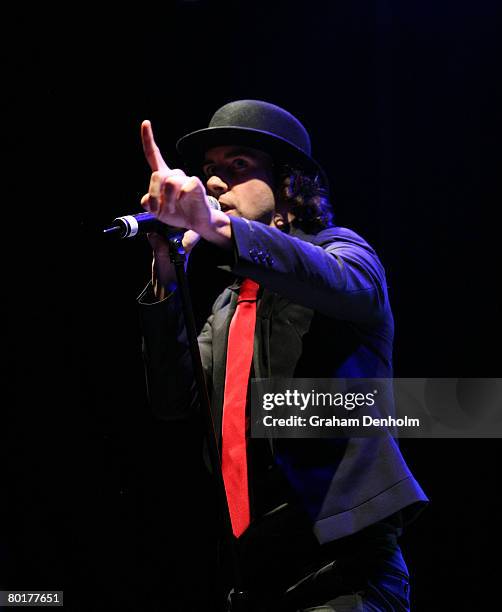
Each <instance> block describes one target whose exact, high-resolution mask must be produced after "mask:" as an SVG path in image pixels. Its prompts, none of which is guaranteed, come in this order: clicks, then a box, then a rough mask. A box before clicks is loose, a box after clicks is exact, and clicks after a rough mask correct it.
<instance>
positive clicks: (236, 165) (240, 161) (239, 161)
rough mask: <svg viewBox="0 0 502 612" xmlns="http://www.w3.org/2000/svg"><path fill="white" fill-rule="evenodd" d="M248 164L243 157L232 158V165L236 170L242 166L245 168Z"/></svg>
mask: <svg viewBox="0 0 502 612" xmlns="http://www.w3.org/2000/svg"><path fill="white" fill-rule="evenodd" d="M248 165H249V164H248V162H247V161H246V160H245V159H241V158H240V157H238V158H237V159H234V161H233V162H232V166H233V167H234V168H236V169H237V170H242V169H243V168H247V167H248Z"/></svg>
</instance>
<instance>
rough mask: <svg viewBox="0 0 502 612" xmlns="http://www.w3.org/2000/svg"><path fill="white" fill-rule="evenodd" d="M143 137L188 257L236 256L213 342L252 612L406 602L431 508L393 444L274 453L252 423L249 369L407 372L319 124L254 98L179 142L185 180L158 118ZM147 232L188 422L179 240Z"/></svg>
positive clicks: (217, 406) (147, 318)
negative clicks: (173, 257)
mask: <svg viewBox="0 0 502 612" xmlns="http://www.w3.org/2000/svg"><path fill="white" fill-rule="evenodd" d="M142 140H143V147H144V152H145V156H146V159H147V162H148V164H149V165H150V168H151V170H152V174H151V180H150V185H149V188H148V193H146V194H145V196H144V197H143V198H142V202H141V203H142V206H143V208H144V209H145V210H146V211H147V212H150V213H153V214H155V216H156V218H157V219H158V220H159V221H161V222H162V223H165V224H167V225H171V226H175V227H182V228H186V229H187V231H186V232H185V234H184V238H183V243H184V246H185V248H186V251H187V252H190V251H191V250H192V249H193V248H194V247H195V245H196V244H197V242H198V241H199V240H200V239H201V238H202V239H204V240H205V241H208V242H210V243H213V244H214V245H216V247H219V248H220V249H223V250H225V251H227V253H228V256H229V258H230V260H231V273H232V275H233V281H232V283H231V284H230V285H229V287H228V288H227V289H226V290H225V291H224V292H223V293H222V294H221V295H220V296H219V297H218V299H217V300H216V302H215V303H214V307H213V310H212V314H211V316H210V317H209V319H208V320H207V322H206V324H205V326H204V328H203V330H202V332H201V334H200V337H199V347H200V351H201V356H202V361H203V366H204V370H205V375H206V379H207V384H208V389H209V392H210V396H211V403H212V412H213V419H214V423H215V429H216V434H217V437H218V440H219V444H220V452H221V458H222V471H223V477H224V482H225V490H226V494H227V498H228V505H229V510H230V515H231V521H232V529H233V533H234V535H235V537H236V538H237V543H238V550H239V554H240V558H241V562H242V567H243V571H244V578H245V586H246V589H247V590H248V591H249V593H250V607H249V609H250V610H253V611H268V610H274V611H275V610H284V611H297V610H382V611H383V610H389V611H390V610H394V611H398V610H408V609H409V574H408V569H407V567H406V563H405V561H404V559H403V556H402V553H401V550H400V547H399V543H398V537H399V536H400V535H401V533H402V531H403V529H404V528H405V527H407V526H408V525H409V524H410V523H411V521H412V520H414V518H415V517H416V516H417V514H418V512H419V511H420V510H421V509H422V508H423V507H424V505H425V504H426V503H427V501H428V500H427V497H426V495H425V494H424V492H423V491H422V489H421V487H420V486H419V484H418V483H417V481H416V480H415V479H414V477H413V475H412V474H411V472H410V470H409V468H408V467H407V465H406V463H405V461H404V459H403V457H402V454H401V452H400V450H399V448H398V446H397V444H396V442H395V440H394V439H393V438H391V437H388V438H385V437H378V438H349V439H341V438H337V439H332V440H320V439H319V440H312V439H310V440H301V439H292V440H286V439H280V440H273V441H272V443H270V444H269V441H268V440H260V439H253V438H251V437H250V436H249V432H248V431H247V429H246V411H247V410H249V405H248V400H247V389H248V384H249V380H250V378H252V377H256V378H259V377H265V378H268V377H284V378H293V377H303V378H309V377H318V378H321V377H326V378H327V377H345V378H349V377H356V378H358V377H360V378H364V377H366V378H370V377H380V378H391V377H392V345H393V332H394V324H393V317H392V311H391V306H390V304H389V298H388V295H387V285H386V279H385V272H384V269H383V267H382V264H381V262H380V260H379V259H378V256H377V254H376V253H375V251H374V250H373V248H372V247H371V246H370V245H369V244H368V243H367V242H366V241H365V240H364V239H363V238H361V237H360V236H359V235H357V234H356V233H355V232H353V231H351V230H350V229H347V228H343V227H339V226H337V225H336V224H335V222H334V212H333V209H332V206H331V201H330V196H329V186H328V179H327V176H326V174H325V172H324V171H323V168H322V167H321V165H320V164H319V163H318V162H317V161H316V160H315V159H314V158H313V157H312V155H311V143H310V136H309V134H308V132H307V130H306V129H305V127H304V126H303V125H302V123H300V121H299V120H298V119H296V118H295V117H294V116H293V115H291V114H290V113H288V112H287V111H286V110H284V109H282V108H280V107H278V106H276V105H274V104H270V103H268V102H263V101H259V100H239V101H235V102H230V103H229V104H226V105H224V106H223V107H221V108H220V109H218V110H217V111H216V112H215V114H214V115H213V117H212V119H211V121H210V123H209V126H208V127H207V128H204V129H199V130H197V131H194V132H191V133H189V134H188V135H186V136H184V137H183V138H181V139H180V140H179V141H178V143H177V149H178V151H179V153H180V154H181V156H182V158H183V159H184V162H185V166H184V168H185V169H184V170H181V169H171V168H169V167H168V166H167V164H166V163H165V161H164V160H163V158H162V156H161V155H160V152H159V149H158V147H157V145H156V143H155V140H154V136H153V131H152V126H151V125H150V123H149V122H148V121H145V122H143V124H142ZM208 196H212V197H214V198H217V199H218V201H219V204H220V207H221V210H216V209H215V208H213V207H211V206H210V204H209V202H208ZM148 239H149V241H150V244H151V246H152V249H153V266H152V280H151V282H150V283H149V284H148V286H147V287H146V289H145V290H144V291H143V292H142V294H141V296H140V298H139V308H140V312H141V318H142V329H143V333H144V358H145V363H146V372H147V378H148V389H149V394H150V402H151V405H152V408H153V410H154V411H155V413H156V414H157V415H158V416H159V417H160V418H163V419H168V420H171V421H172V424H173V427H175V426H176V423H177V422H179V420H180V419H190V418H194V414H195V415H196V414H197V396H196V394H195V393H194V385H193V376H192V375H191V366H190V359H189V357H188V353H187V351H188V349H187V345H186V334H185V331H184V325H183V319H182V317H181V312H180V301H179V296H178V292H177V287H176V276H175V273H174V270H173V264H172V263H171V261H170V257H169V252H168V246H167V242H166V240H165V238H164V237H162V236H161V235H160V234H157V233H151V234H149V235H148ZM200 448H201V461H202V460H203V441H202V440H201V443H200ZM224 557H225V551H220V555H219V558H223V559H224ZM230 587H231V585H228V587H227V588H230ZM225 600H226V597H225V596H223V597H222V606H221V608H220V609H221V610H223V609H225V604H224V602H225ZM186 609H190V608H186Z"/></svg>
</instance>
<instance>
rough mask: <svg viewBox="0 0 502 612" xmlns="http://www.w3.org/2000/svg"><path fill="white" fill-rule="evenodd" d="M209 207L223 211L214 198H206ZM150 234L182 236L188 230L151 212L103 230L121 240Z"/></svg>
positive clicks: (118, 218) (122, 220)
mask: <svg viewBox="0 0 502 612" xmlns="http://www.w3.org/2000/svg"><path fill="white" fill-rule="evenodd" d="M206 197H207V199H208V202H209V206H210V207H211V208H214V210H221V206H220V203H219V202H218V200H217V199H216V198H213V196H206ZM148 232H158V233H159V234H163V235H164V236H166V235H167V236H169V235H174V234H180V233H184V232H186V229H184V228H181V227H172V226H171V225H167V224H166V223H162V221H159V220H158V219H157V217H156V216H155V215H154V214H153V213H150V212H143V213H139V214H137V215H124V216H123V217H117V218H116V219H114V220H113V225H112V226H111V227H108V228H106V229H105V230H103V234H112V235H114V236H118V237H119V238H133V237H134V236H137V235H138V234H146V233H148Z"/></svg>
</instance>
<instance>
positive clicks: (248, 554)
mask: <svg viewBox="0 0 502 612" xmlns="http://www.w3.org/2000/svg"><path fill="white" fill-rule="evenodd" d="M281 518H282V520H281V522H280V523H277V524H272V523H271V522H269V523H267V528H263V527H261V528H260V530H258V529H256V530H250V531H249V532H248V533H247V534H246V535H245V537H243V538H241V540H240V542H239V554H240V567H241V570H242V575H243V586H244V588H245V590H246V593H247V599H248V606H247V608H245V609H247V610H249V611H251V612H304V611H307V610H308V611H314V610H317V611H319V612H321V611H332V610H334V611H336V612H339V611H348V610H350V611H352V610H365V611H366V610H368V611H379V612H387V611H388V612H401V611H407V610H409V588H410V586H409V573H408V568H407V567H406V563H405V561H404V559H403V556H402V553H401V550H400V548H399V545H398V543H397V536H396V533H395V531H392V530H388V529H387V528H386V526H385V525H382V524H376V525H374V526H372V527H370V528H368V529H366V530H364V531H362V532H359V533H358V534H354V535H353V536H348V537H347V538H344V539H343V540H338V541H334V542H330V543H328V544H325V545H320V544H319V543H318V541H317V539H316V538H315V537H314V535H313V534H312V531H311V530H305V529H304V528H303V527H302V526H301V525H299V524H298V521H296V520H294V519H293V518H292V520H291V521H290V522H289V524H288V520H287V515H286V516H284V515H283V516H282V517H281ZM230 599H231V598H230ZM227 609H231V608H229V606H228V604H227ZM234 609H235V608H234Z"/></svg>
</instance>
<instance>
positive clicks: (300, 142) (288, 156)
mask: <svg viewBox="0 0 502 612" xmlns="http://www.w3.org/2000/svg"><path fill="white" fill-rule="evenodd" d="M223 145H243V146H248V147H253V148H255V149H260V150H261V151H265V152H266V153H269V154H270V155H271V156H272V158H273V159H274V160H276V161H281V162H285V163H289V164H292V165H295V166H297V167H299V168H301V169H303V170H305V171H306V172H307V173H308V174H311V175H313V176H315V175H320V177H321V179H322V182H323V184H324V186H325V187H327V186H328V180H327V177H326V175H325V173H324V171H323V169H322V168H321V166H320V165H319V164H318V163H317V162H316V161H315V160H314V159H313V158H312V157H311V155H310V152H311V146H310V136H309V134H308V132H307V130H306V129H305V128H304V127H303V125H302V124H301V123H300V121H298V119H296V117H293V115H292V114H291V113H288V112H287V111H286V110H284V109H283V108H280V107H279V106H276V105H275V104H270V103H269V102H263V101H262V100H237V101H236V102H230V103H228V104H225V105H224V106H222V107H221V108H219V109H218V110H217V111H216V112H215V113H214V115H213V116H212V118H211V121H210V122H209V127H207V128H204V129H202V130H197V131H196V132H191V133H190V134H187V135H186V136H183V137H182V138H180V139H179V140H178V142H177V143H176V148H177V150H178V153H179V154H180V155H181V156H182V158H183V159H184V161H185V163H186V165H187V169H188V170H189V171H190V172H195V173H199V172H200V165H201V163H202V160H203V156H204V153H205V152H206V151H207V150H208V149H211V148H212V147H219V146H223Z"/></svg>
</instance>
